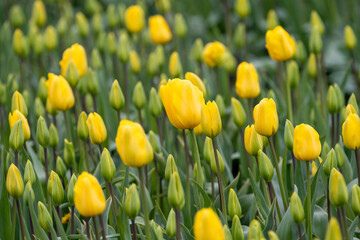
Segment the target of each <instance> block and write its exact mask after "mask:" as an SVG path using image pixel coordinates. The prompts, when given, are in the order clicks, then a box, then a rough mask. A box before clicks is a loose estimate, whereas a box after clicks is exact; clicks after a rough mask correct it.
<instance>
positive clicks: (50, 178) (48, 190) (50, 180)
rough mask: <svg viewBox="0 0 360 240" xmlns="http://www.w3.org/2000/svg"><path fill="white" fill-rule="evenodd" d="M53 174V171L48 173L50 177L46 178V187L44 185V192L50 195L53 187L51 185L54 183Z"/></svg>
mask: <svg viewBox="0 0 360 240" xmlns="http://www.w3.org/2000/svg"><path fill="white" fill-rule="evenodd" d="M55 174H56V173H55V172H54V171H51V172H50V176H49V178H48V182H47V185H46V190H47V192H48V193H49V194H50V195H51V193H52V187H53V183H54V178H55Z"/></svg>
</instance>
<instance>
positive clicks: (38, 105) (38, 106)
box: [34, 97, 45, 117]
mask: <svg viewBox="0 0 360 240" xmlns="http://www.w3.org/2000/svg"><path fill="white" fill-rule="evenodd" d="M34 105H35V116H36V117H40V116H45V107H44V104H43V103H42V102H41V100H40V98H38V97H36V98H35V103H34Z"/></svg>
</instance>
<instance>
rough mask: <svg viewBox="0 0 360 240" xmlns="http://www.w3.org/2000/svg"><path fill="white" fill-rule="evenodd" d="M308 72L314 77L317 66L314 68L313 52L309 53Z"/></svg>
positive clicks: (314, 57)
mask: <svg viewBox="0 0 360 240" xmlns="http://www.w3.org/2000/svg"><path fill="white" fill-rule="evenodd" d="M307 67H308V73H309V76H310V77H312V78H316V75H317V68H316V56H315V54H314V53H311V54H310V56H309V60H308V65H307Z"/></svg>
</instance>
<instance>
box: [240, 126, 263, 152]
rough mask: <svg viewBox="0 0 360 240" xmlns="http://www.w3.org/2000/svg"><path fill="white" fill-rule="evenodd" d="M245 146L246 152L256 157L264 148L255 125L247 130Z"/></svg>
mask: <svg viewBox="0 0 360 240" xmlns="http://www.w3.org/2000/svg"><path fill="white" fill-rule="evenodd" d="M244 144H245V149H246V151H247V152H248V153H249V154H250V155H254V156H256V155H257V154H258V151H259V150H260V149H262V148H263V140H262V137H261V135H260V134H258V133H257V132H256V131H255V126H254V124H253V125H251V126H247V127H246V128H245V133H244Z"/></svg>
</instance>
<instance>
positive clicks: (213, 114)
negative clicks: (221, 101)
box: [201, 101, 221, 138]
mask: <svg viewBox="0 0 360 240" xmlns="http://www.w3.org/2000/svg"><path fill="white" fill-rule="evenodd" d="M201 125H202V129H203V133H205V135H206V136H208V137H211V138H214V137H216V136H217V135H219V133H220V131H221V117H220V113H219V108H218V106H217V104H216V102H215V101H212V102H210V101H208V102H207V103H206V105H205V104H203V106H202V108H201Z"/></svg>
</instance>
